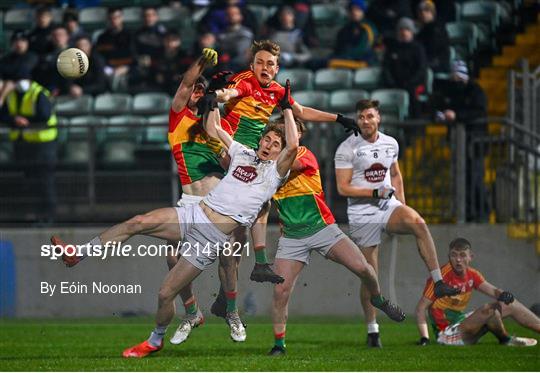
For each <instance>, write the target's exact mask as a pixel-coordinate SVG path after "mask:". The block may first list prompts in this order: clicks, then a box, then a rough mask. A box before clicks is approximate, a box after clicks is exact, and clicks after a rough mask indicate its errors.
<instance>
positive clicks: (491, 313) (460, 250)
mask: <svg viewBox="0 0 540 373" xmlns="http://www.w3.org/2000/svg"><path fill="white" fill-rule="evenodd" d="M448 258H449V262H448V263H447V264H445V265H444V266H443V267H442V268H441V272H442V276H443V279H444V281H445V282H446V283H447V284H450V285H451V286H453V287H455V288H459V289H461V293H460V294H458V295H455V296H452V297H443V298H438V299H437V298H436V297H435V295H434V286H433V280H432V279H428V280H427V283H426V287H425V289H424V294H423V296H422V298H421V299H420V301H419V302H418V305H417V306H416V320H417V325H418V331H419V332H420V336H421V338H420V341H419V342H418V344H419V345H427V344H428V343H429V332H428V326H427V323H426V310H427V311H428V314H429V319H430V321H431V325H432V327H433V330H434V332H435V338H436V340H437V342H438V343H440V344H443V345H454V346H461V345H470V344H475V343H477V342H478V340H479V339H480V338H481V337H482V336H483V335H485V334H486V333H487V332H491V333H493V334H494V335H495V336H496V337H497V339H498V340H499V342H500V343H501V344H503V345H506V346H534V345H536V343H537V341H536V339H533V338H523V337H512V336H510V335H509V334H508V332H507V331H506V329H505V327H504V324H503V320H502V319H503V318H505V317H511V318H513V319H514V320H515V321H516V322H517V323H518V324H520V325H521V326H524V327H526V328H528V329H531V330H534V331H535V332H537V333H540V319H539V318H538V317H536V315H535V314H533V313H532V312H531V311H530V310H528V309H527V308H526V307H525V306H523V304H521V303H520V302H518V301H517V300H516V299H514V296H513V295H512V294H511V293H510V292H508V291H503V290H500V289H497V288H496V287H495V286H493V285H491V284H490V283H489V282H487V281H486V280H484V277H483V276H482V274H481V273H480V272H479V271H477V270H476V269H474V268H472V267H470V263H471V261H472V258H473V254H472V251H471V244H470V243H469V241H467V240H466V239H464V238H456V239H455V240H453V241H452V242H451V243H450V249H449V252H448ZM473 289H475V290H479V291H480V292H481V293H484V294H486V295H488V296H490V297H492V298H493V299H495V300H496V302H493V303H488V304H484V305H483V306H482V307H480V308H478V309H476V310H474V311H472V312H469V313H464V310H465V309H466V308H467V305H468V303H469V300H470V299H471V296H472V291H473Z"/></svg>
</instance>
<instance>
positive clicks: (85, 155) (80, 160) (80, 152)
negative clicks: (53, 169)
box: [61, 140, 90, 166]
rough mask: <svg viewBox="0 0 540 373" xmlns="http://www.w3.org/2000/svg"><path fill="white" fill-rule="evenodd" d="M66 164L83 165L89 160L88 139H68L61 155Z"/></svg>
mask: <svg viewBox="0 0 540 373" xmlns="http://www.w3.org/2000/svg"><path fill="white" fill-rule="evenodd" d="M61 161H62V163H65V164H66V165H72V166H75V165H83V164H88V162H89V161H90V144H89V143H88V141H82V140H77V141H68V142H67V143H66V145H65V147H64V151H63V155H62V157H61Z"/></svg>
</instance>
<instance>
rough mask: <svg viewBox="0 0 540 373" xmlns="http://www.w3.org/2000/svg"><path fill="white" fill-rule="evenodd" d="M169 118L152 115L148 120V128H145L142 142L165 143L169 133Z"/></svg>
mask: <svg viewBox="0 0 540 373" xmlns="http://www.w3.org/2000/svg"><path fill="white" fill-rule="evenodd" d="M168 123H169V116H168V115H154V116H151V117H149V118H148V124H149V126H148V127H146V129H145V133H144V138H143V142H146V143H167V139H168V132H169V125H168ZM150 125H153V126H150Z"/></svg>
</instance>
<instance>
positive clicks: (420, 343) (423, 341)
mask: <svg viewBox="0 0 540 373" xmlns="http://www.w3.org/2000/svg"><path fill="white" fill-rule="evenodd" d="M416 344H417V345H418V346H427V345H428V344H429V338H426V337H422V338H420V340H419V341H418V342H416Z"/></svg>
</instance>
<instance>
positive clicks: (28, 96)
mask: <svg viewBox="0 0 540 373" xmlns="http://www.w3.org/2000/svg"><path fill="white" fill-rule="evenodd" d="M20 103H23V104H20ZM0 122H2V123H7V124H8V125H10V132H9V137H10V140H11V141H12V142H13V145H14V155H15V162H16V164H17V166H18V167H19V168H20V169H21V170H22V171H23V172H24V178H25V180H24V184H23V186H24V188H27V189H28V190H30V191H32V193H34V194H39V195H38V196H37V197H38V199H39V203H36V204H35V207H36V212H38V214H43V216H40V217H39V218H40V220H42V221H46V222H52V221H53V220H54V216H55V210H56V209H55V207H56V186H55V174H54V173H55V168H56V160H57V158H56V138H57V135H58V131H57V129H56V124H57V121H56V116H55V115H54V112H53V105H52V102H51V100H50V94H49V92H48V91H47V90H46V89H45V88H44V87H42V86H41V85H39V84H38V83H36V82H34V81H32V80H31V76H30V71H29V70H27V69H22V70H20V71H19V73H18V76H17V77H16V88H15V90H13V91H12V92H11V93H10V94H9V95H8V96H7V100H6V105H4V106H3V107H2V109H1V111H0Z"/></svg>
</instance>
